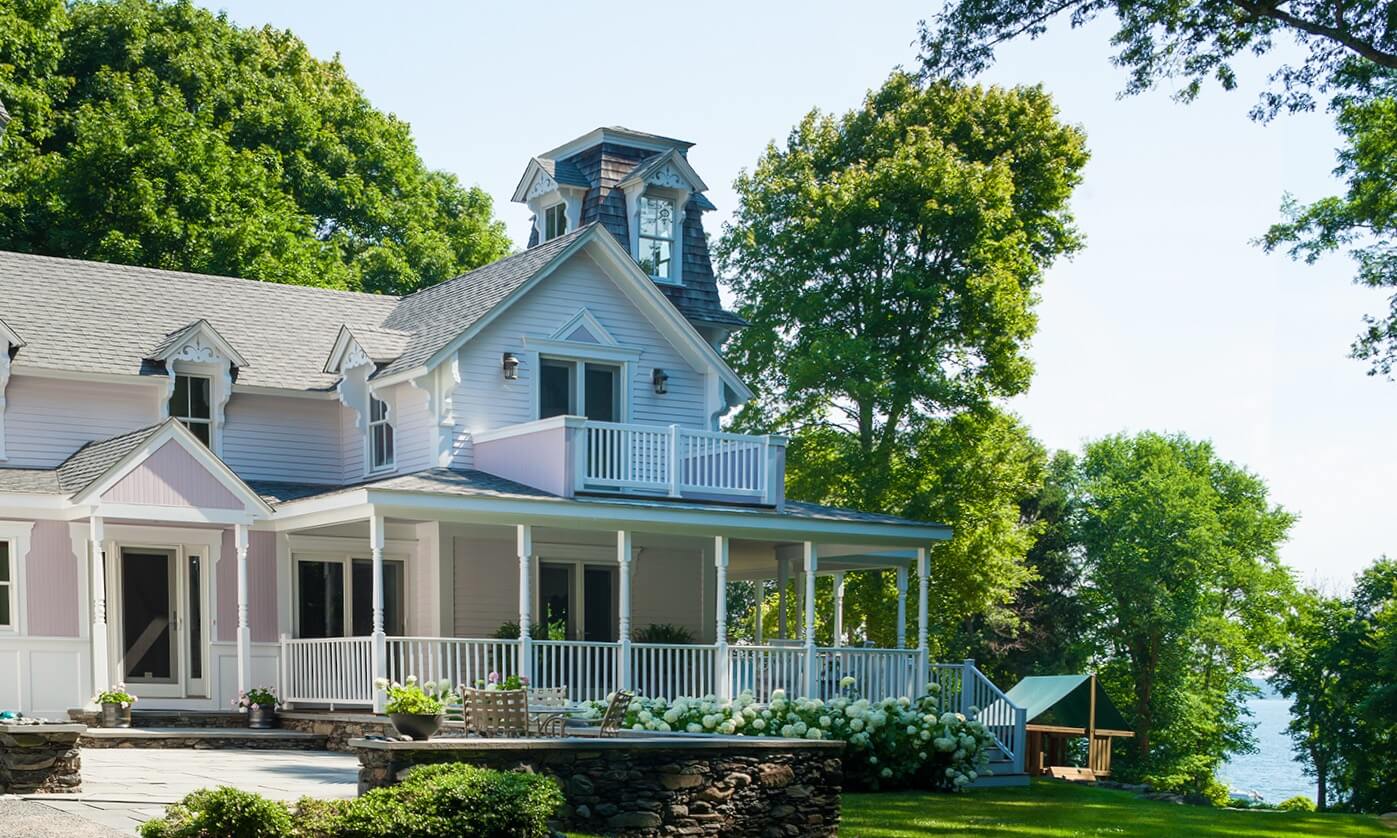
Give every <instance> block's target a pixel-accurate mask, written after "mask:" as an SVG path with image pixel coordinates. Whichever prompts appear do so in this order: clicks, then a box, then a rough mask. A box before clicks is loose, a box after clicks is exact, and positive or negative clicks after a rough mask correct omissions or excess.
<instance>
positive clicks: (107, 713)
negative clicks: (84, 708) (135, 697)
mask: <svg viewBox="0 0 1397 838" xmlns="http://www.w3.org/2000/svg"><path fill="white" fill-rule="evenodd" d="M130 726H131V705H129V704H127V705H124V706H123V705H121V704H116V703H114V702H108V701H104V702H102V727H130Z"/></svg>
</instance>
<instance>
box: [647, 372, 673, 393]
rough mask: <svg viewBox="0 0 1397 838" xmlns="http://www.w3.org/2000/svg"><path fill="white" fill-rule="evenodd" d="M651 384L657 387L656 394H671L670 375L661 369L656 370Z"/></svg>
mask: <svg viewBox="0 0 1397 838" xmlns="http://www.w3.org/2000/svg"><path fill="white" fill-rule="evenodd" d="M650 382H651V383H652V384H654V385H655V392H656V393H657V394H659V395H661V396H663V395H664V394H665V393H668V392H669V375H668V374H667V373H666V372H665V371H664V370H662V369H660V368H659V367H656V368H655V373H654V375H652V376H651V377H650Z"/></svg>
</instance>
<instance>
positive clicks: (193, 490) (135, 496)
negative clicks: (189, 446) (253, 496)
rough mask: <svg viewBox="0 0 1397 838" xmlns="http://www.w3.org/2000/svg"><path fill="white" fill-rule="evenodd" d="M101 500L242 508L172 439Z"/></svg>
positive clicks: (208, 507)
mask: <svg viewBox="0 0 1397 838" xmlns="http://www.w3.org/2000/svg"><path fill="white" fill-rule="evenodd" d="M102 500H104V501H108V502H110V503H137V504H146V505H150V506H193V507H197V508H201V509H242V508H243V504H242V502H241V501H239V500H238V499H237V498H236V497H234V496H233V493H232V492H230V491H228V489H226V488H225V487H224V486H223V484H222V483H219V482H218V481H217V480H215V479H214V477H213V475H211V474H209V472H208V469H206V468H204V466H203V465H202V464H201V463H200V462H199V461H198V460H196V459H194V457H193V456H192V455H191V454H190V453H189V452H188V451H186V450H184V449H183V448H181V447H180V445H179V443H177V442H174V441H173V440H172V441H170V442H167V443H165V444H164V445H162V446H160V448H159V450H157V451H156V452H155V453H153V454H151V455H150V456H149V457H146V459H145V462H143V463H141V464H140V465H139V466H137V467H136V468H135V470H134V471H132V472H131V473H130V474H128V475H126V476H125V477H123V478H122V479H121V481H120V482H119V483H117V484H116V485H115V486H113V487H111V488H110V489H108V490H107V491H106V492H104V493H103V494H102Z"/></svg>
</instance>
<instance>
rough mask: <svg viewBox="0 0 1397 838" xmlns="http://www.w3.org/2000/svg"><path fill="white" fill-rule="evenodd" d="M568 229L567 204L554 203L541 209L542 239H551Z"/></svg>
mask: <svg viewBox="0 0 1397 838" xmlns="http://www.w3.org/2000/svg"><path fill="white" fill-rule="evenodd" d="M567 231H568V205H567V204H563V203H558V204H554V205H553V206H551V207H549V208H548V209H546V210H544V211H543V240H544V241H551V240H553V239H556V238H557V237H559V236H561V235H562V234H564V233H566V232H567Z"/></svg>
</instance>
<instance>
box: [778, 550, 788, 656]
mask: <svg viewBox="0 0 1397 838" xmlns="http://www.w3.org/2000/svg"><path fill="white" fill-rule="evenodd" d="M790 586H791V565H790V562H788V561H787V560H786V559H783V558H777V559H776V589H777V594H778V598H777V600H776V634H777V636H778V637H780V638H781V639H782V640H789V639H790V637H791V635H790V632H789V630H788V628H787V624H786V597H787V595H788V593H789V592H788V591H787V590H786V589H787V588H789V587H790Z"/></svg>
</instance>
